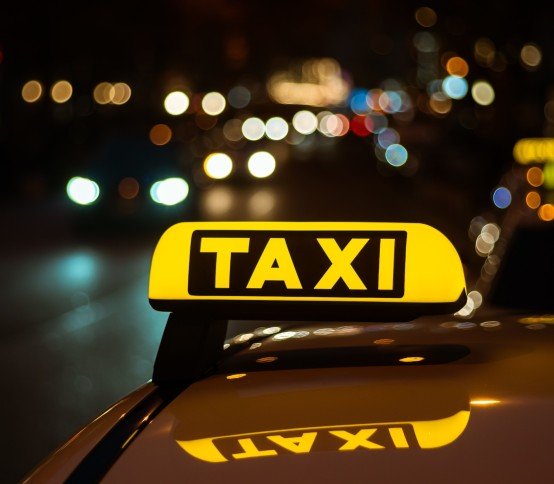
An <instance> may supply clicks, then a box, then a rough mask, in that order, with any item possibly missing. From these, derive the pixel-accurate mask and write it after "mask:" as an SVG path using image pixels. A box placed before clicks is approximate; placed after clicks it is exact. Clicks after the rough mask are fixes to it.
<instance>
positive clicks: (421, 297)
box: [149, 222, 465, 320]
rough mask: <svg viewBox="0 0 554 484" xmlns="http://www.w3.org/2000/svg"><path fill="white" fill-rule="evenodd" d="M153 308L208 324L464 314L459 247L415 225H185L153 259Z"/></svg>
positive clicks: (167, 234) (176, 228)
mask: <svg viewBox="0 0 554 484" xmlns="http://www.w3.org/2000/svg"><path fill="white" fill-rule="evenodd" d="M149 299H150V302H151V304H152V306H153V307H154V308H155V309H160V310H169V311H178V310H181V309H183V310H187V311H194V310H197V311H198V312H199V313H201V314H203V315H204V316H206V317H221V318H226V319H231V318H250V319H252V318H255V319H263V318H276V317H277V318H289V319H335V318H339V319H343V320H344V319H350V320H352V319H362V320H363V319H370V318H372V317H375V316H377V315H378V316H379V318H386V317H387V316H390V317H396V316H397V315H399V314H400V313H401V312H402V311H401V309H405V310H406V312H407V313H409V314H412V313H413V312H414V311H415V312H416V313H418V314H424V313H436V312H450V311H456V310H457V309H459V307H461V306H462V305H463V302H465V280H464V274H463V269H462V265H461V262H460V259H459V256H458V254H457V252H456V249H455V248H454V247H453V245H452V244H451V243H450V242H449V240H448V239H447V238H446V237H445V236H444V235H442V234H441V233H440V232H439V231H437V230H436V229H434V228H432V227H430V226H428V225H424V224H413V223H370V222H183V223H179V224H176V225H174V226H172V227H170V228H169V229H168V230H167V231H166V232H165V233H164V234H163V236H162V238H161V239H160V241H159V243H158V245H157V247H156V250H155V252H154V256H153V259H152V267H151V272H150V285H149Z"/></svg>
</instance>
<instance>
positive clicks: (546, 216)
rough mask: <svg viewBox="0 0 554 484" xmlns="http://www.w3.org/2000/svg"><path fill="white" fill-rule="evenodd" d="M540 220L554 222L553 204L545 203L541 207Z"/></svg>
mask: <svg viewBox="0 0 554 484" xmlns="http://www.w3.org/2000/svg"><path fill="white" fill-rule="evenodd" d="M538 214H539V218H540V219H541V220H542V221H544V222H551V221H552V220H554V205H552V204H551V203H545V204H544V205H541V207H540V208H539V210H538Z"/></svg>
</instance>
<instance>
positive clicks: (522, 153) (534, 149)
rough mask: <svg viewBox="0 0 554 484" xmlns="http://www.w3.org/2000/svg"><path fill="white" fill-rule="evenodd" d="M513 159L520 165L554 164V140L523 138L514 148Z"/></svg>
mask: <svg viewBox="0 0 554 484" xmlns="http://www.w3.org/2000/svg"><path fill="white" fill-rule="evenodd" d="M514 158H515V159H516V161H517V162H518V163H520V164H522V165H527V164H529V163H546V162H554V138H524V139H520V140H519V141H518V142H517V143H516V144H515V146H514Z"/></svg>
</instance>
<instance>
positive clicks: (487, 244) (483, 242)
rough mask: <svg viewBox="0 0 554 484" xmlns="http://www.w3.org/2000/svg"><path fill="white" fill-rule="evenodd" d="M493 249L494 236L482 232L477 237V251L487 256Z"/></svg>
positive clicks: (482, 255)
mask: <svg viewBox="0 0 554 484" xmlns="http://www.w3.org/2000/svg"><path fill="white" fill-rule="evenodd" d="M493 249H494V237H493V236H492V235H491V234H489V233H488V232H481V234H479V236H478V237H477V239H475V251H476V252H477V254H478V255H480V256H481V257H487V256H488V255H489V254H490V252H492V250H493ZM472 307H473V305H472Z"/></svg>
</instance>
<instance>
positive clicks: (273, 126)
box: [265, 116, 289, 141]
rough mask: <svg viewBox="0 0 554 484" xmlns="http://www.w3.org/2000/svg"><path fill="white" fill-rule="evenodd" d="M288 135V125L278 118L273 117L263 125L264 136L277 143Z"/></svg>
mask: <svg viewBox="0 0 554 484" xmlns="http://www.w3.org/2000/svg"><path fill="white" fill-rule="evenodd" d="M288 133H289V125H288V123H287V122H286V121H285V120H284V119H283V118H280V117H278V116H277V117H274V118H270V119H268V120H267V122H266V123H265V134H266V136H267V137H268V138H269V139H272V140H275V141H278V140H282V139H284V138H285V137H286V136H287V134H288Z"/></svg>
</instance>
